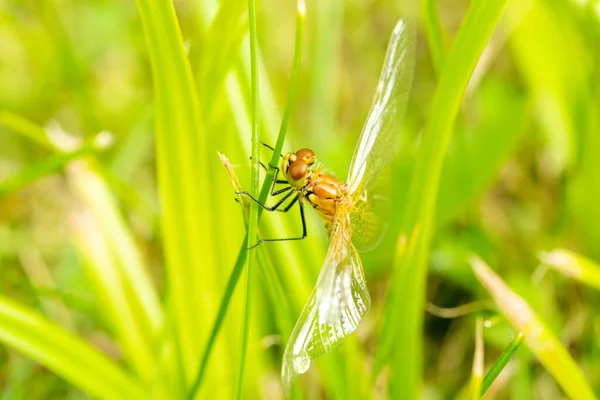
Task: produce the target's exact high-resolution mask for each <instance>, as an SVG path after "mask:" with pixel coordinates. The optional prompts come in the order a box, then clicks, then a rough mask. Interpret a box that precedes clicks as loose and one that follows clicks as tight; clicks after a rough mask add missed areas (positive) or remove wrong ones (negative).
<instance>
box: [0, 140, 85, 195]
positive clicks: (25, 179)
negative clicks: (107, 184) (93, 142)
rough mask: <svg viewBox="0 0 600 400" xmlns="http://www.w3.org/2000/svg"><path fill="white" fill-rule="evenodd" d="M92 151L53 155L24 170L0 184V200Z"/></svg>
mask: <svg viewBox="0 0 600 400" xmlns="http://www.w3.org/2000/svg"><path fill="white" fill-rule="evenodd" d="M92 151H93V150H92V149H90V148H80V149H77V150H75V151H72V152H69V153H60V154H54V155H51V156H50V157H48V158H47V159H45V160H43V161H40V162H38V163H36V164H34V165H31V166H29V167H26V168H24V169H23V170H21V171H19V172H18V173H17V174H15V175H14V176H11V177H10V178H7V179H5V180H3V181H2V182H0V198H1V197H3V196H5V195H7V194H8V193H10V192H13V191H15V190H19V189H21V188H23V187H25V186H27V185H30V184H31V183H33V182H35V181H36V180H38V179H40V178H43V177H44V176H47V175H50V174H52V173H54V172H57V171H60V170H62V169H63V168H64V167H65V166H66V165H67V164H68V163H70V162H71V161H73V160H76V159H78V158H81V157H83V156H85V155H87V154H90V153H91V152H92Z"/></svg>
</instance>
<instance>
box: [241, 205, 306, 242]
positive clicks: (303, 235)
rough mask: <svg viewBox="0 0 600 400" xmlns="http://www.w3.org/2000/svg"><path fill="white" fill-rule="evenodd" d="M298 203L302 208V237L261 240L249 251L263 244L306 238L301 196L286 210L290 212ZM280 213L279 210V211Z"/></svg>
mask: <svg viewBox="0 0 600 400" xmlns="http://www.w3.org/2000/svg"><path fill="white" fill-rule="evenodd" d="M296 201H298V205H299V206H300V218H301V219H302V236H299V237H291V238H279V239H260V240H259V241H258V242H256V243H255V244H253V245H252V246H248V249H253V248H255V247H256V246H258V245H259V244H261V243H263V242H285V241H288V240H302V239H305V238H306V235H307V232H306V219H305V218H304V203H302V199H301V198H300V196H296V198H295V199H294V200H292V201H291V202H290V204H288V205H287V206H286V208H285V211H287V210H289V209H290V208H291V207H292V206H293V205H294V204H295V203H296ZM278 211H279V210H278Z"/></svg>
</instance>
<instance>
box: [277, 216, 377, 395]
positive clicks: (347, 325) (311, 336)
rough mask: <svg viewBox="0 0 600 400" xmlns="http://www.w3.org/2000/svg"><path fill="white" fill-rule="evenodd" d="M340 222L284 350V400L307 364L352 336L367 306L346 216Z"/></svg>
mask: <svg viewBox="0 0 600 400" xmlns="http://www.w3.org/2000/svg"><path fill="white" fill-rule="evenodd" d="M338 214H339V211H338ZM342 218H343V221H338V220H337V218H336V222H335V223H334V230H333V233H332V235H331V242H330V245H329V250H328V251H327V256H326V257H325V262H324V264H323V267H322V269H321V273H320V275H319V278H318V280H317V284H316V285H315V288H314V289H313V292H312V294H311V295H310V298H309V300H308V302H307V303H306V305H305V306H304V310H302V315H301V316H300V318H299V319H298V322H296V326H295V327H294V331H293V332H292V336H291V337H290V339H289V341H288V343H287V346H286V348H285V353H284V355H283V365H282V370H281V379H282V382H283V387H284V390H285V392H286V395H288V396H289V394H290V392H291V390H292V385H293V384H294V381H295V380H296V378H297V377H298V375H299V374H303V373H304V372H306V371H307V370H308V368H309V366H310V360H312V359H314V358H317V357H319V356H322V355H323V354H325V353H327V352H328V351H329V350H331V349H332V348H333V347H335V346H337V345H338V344H339V343H340V342H341V340H342V339H344V338H345V337H346V336H348V335H350V334H351V333H352V332H354V330H356V328H357V327H358V324H359V323H360V321H361V320H362V318H363V317H364V316H365V314H366V313H367V311H368V310H369V307H370V306H371V298H370V297H369V291H368V289H367V285H366V282H365V277H364V274H363V270H362V264H361V262H360V258H359V256H358V253H357V251H356V249H355V248H354V246H353V244H352V242H351V241H350V232H349V230H348V229H349V227H350V226H349V220H348V215H347V213H346V214H344V216H343V217H342Z"/></svg>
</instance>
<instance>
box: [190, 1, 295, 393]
mask: <svg viewBox="0 0 600 400" xmlns="http://www.w3.org/2000/svg"><path fill="white" fill-rule="evenodd" d="M305 21H306V5H305V3H304V0H299V1H298V2H297V5H296V37H295V45H294V60H293V66H292V73H291V77H290V88H289V91H288V99H287V103H286V107H285V110H284V113H283V117H282V120H281V125H280V128H279V133H278V136H277V141H276V144H275V147H274V148H275V150H274V151H273V155H272V157H271V160H270V165H277V164H278V161H279V154H280V153H281V151H282V149H283V144H284V142H285V136H286V133H287V129H288V126H289V121H290V117H291V113H292V109H293V106H294V100H295V97H296V90H297V87H298V76H299V74H300V65H301V61H302V50H303V43H304V26H305ZM253 159H254V160H257V159H258V158H257V157H253ZM274 178H275V170H274V169H273V168H269V170H268V171H267V176H266V177H265V180H264V182H263V184H262V187H261V190H260V194H259V196H258V199H259V201H260V202H261V203H263V204H264V203H265V201H266V200H267V197H268V195H269V189H270V187H271V184H272V182H273V180H274ZM262 211H263V210H262V208H260V209H258V219H260V216H261V214H262ZM248 243H249V236H248V234H247V235H246V237H245V238H244V240H243V242H242V246H241V248H240V251H239V253H238V257H237V260H236V262H235V265H234V268H233V270H232V272H231V274H230V276H229V278H228V280H227V286H226V289H225V293H224V294H223V297H222V298H221V302H220V305H219V310H218V312H217V316H216V318H215V322H214V323H213V325H212V329H211V332H210V335H209V338H208V341H207V344H206V347H205V349H204V352H203V353H202V359H201V361H200V368H199V369H198V374H197V375H196V378H195V379H194V381H193V384H192V385H191V387H190V390H189V392H188V393H189V396H188V397H189V398H190V399H192V398H194V396H195V394H196V392H197V391H198V389H199V388H200V385H201V383H202V381H203V378H204V374H205V372H206V367H207V365H208V360H209V358H210V355H211V353H212V349H213V347H214V344H215V340H216V338H217V335H218V334H219V331H220V329H221V326H222V324H223V321H224V319H225V315H226V314H227V310H228V308H229V304H230V300H231V297H232V294H233V292H234V290H235V287H236V286H237V283H238V281H239V277H240V276H241V273H242V270H243V267H244V265H245V263H246V257H247V255H248V250H247V247H248ZM254 243H256V241H254Z"/></svg>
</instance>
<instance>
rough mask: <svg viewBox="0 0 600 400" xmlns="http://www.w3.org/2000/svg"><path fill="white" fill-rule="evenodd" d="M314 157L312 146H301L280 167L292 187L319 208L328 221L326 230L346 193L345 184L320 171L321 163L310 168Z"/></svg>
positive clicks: (329, 229) (288, 155)
mask: <svg viewBox="0 0 600 400" xmlns="http://www.w3.org/2000/svg"><path fill="white" fill-rule="evenodd" d="M315 161H316V157H315V155H314V152H313V151H312V150H310V149H301V150H298V151H297V152H296V153H288V154H287V155H286V156H285V157H284V158H283V161H282V163H281V170H282V172H283V174H284V176H285V177H286V179H287V181H288V182H289V184H290V185H291V186H292V188H293V189H294V190H295V191H296V192H298V194H299V195H300V196H301V197H302V198H303V199H306V200H307V201H308V202H309V203H310V204H311V205H312V206H313V208H314V209H315V210H317V211H318V212H319V215H320V216H321V217H322V218H323V219H324V220H325V222H326V224H327V231H328V232H329V233H331V224H332V223H333V217H334V216H335V212H336V210H337V207H338V204H339V202H340V200H341V199H342V198H343V197H344V195H345V191H346V184H344V183H343V182H341V181H339V180H338V179H337V178H336V177H334V176H333V175H331V174H327V173H325V172H322V171H321V168H320V167H317V168H315V169H314V170H311V169H310V167H311V166H312V165H313V164H314V163H315Z"/></svg>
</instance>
